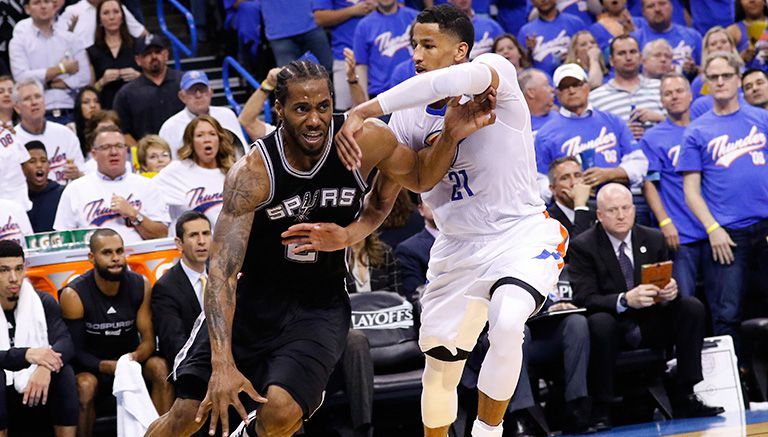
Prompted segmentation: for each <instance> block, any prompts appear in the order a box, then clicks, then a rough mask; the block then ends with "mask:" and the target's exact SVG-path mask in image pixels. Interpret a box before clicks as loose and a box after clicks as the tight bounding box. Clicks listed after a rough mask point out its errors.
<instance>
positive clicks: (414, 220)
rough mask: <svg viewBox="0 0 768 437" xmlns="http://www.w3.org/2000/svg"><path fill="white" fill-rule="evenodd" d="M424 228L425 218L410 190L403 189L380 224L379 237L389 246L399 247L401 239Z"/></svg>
mask: <svg viewBox="0 0 768 437" xmlns="http://www.w3.org/2000/svg"><path fill="white" fill-rule="evenodd" d="M423 228H424V219H422V218H421V216H420V215H419V212H418V211H416V208H415V207H414V204H413V200H411V195H410V194H409V192H408V190H406V189H402V190H400V193H398V195H397V198H396V199H395V204H394V205H393V206H392V210H391V211H390V212H389V215H388V216H387V218H385V219H384V223H382V224H381V226H379V238H380V239H381V241H383V242H385V243H387V245H388V246H389V247H397V245H398V244H400V242H401V241H403V240H405V239H407V238H408V237H410V236H411V235H415V234H416V233H418V232H419V231H420V230H422V229H423Z"/></svg>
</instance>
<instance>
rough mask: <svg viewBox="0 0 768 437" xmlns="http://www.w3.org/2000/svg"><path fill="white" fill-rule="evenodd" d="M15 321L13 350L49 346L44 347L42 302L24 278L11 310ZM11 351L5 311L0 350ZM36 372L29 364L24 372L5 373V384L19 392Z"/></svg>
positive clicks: (1, 320) (45, 331) (0, 320)
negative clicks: (15, 348) (14, 307)
mask: <svg viewBox="0 0 768 437" xmlns="http://www.w3.org/2000/svg"><path fill="white" fill-rule="evenodd" d="M13 315H14V318H15V319H16V332H15V334H14V347H28V348H39V347H50V345H49V344H48V325H47V324H46V322H45V311H44V310H43V302H42V301H41V300H40V296H38V295H37V292H35V289H34V288H33V287H32V284H30V283H29V282H27V280H26V279H25V280H24V282H22V283H21V290H20V291H19V300H18V302H17V303H16V309H15V310H13ZM10 348H11V340H10V337H9V336H8V321H7V320H6V319H5V312H3V311H0V350H8V349H10ZM35 369H37V365H36V364H32V365H30V366H29V367H27V368H26V369H22V370H19V371H18V372H11V371H9V370H6V371H5V383H6V385H11V384H13V386H14V388H15V389H16V391H17V392H19V393H23V392H24V389H25V388H26V387H27V382H29V377H30V376H31V375H32V372H34V371H35Z"/></svg>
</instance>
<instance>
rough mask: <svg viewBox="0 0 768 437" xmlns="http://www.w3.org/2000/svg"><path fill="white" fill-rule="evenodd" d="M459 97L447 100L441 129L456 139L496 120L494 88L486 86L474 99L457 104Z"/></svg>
mask: <svg viewBox="0 0 768 437" xmlns="http://www.w3.org/2000/svg"><path fill="white" fill-rule="evenodd" d="M460 99H461V97H454V98H451V99H450V100H448V108H447V110H446V112H445V121H444V123H443V125H444V127H443V129H444V130H445V132H447V133H448V134H450V135H452V136H453V137H454V138H456V139H463V138H466V137H468V136H470V135H471V134H473V133H474V132H476V131H477V130H479V129H481V128H484V127H486V126H488V125H491V124H493V123H495V122H496V112H495V111H494V109H496V90H495V89H494V88H493V87H488V89H487V90H485V92H483V93H482V94H480V95H477V96H475V98H474V99H472V100H470V101H468V102H466V103H464V104H463V105H460V104H459V101H460Z"/></svg>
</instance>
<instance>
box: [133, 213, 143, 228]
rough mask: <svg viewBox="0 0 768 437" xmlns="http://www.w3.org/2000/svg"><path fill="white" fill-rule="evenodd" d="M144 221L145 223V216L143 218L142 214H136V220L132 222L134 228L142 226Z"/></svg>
mask: <svg viewBox="0 0 768 437" xmlns="http://www.w3.org/2000/svg"><path fill="white" fill-rule="evenodd" d="M143 221H144V216H143V215H142V214H141V213H137V214H136V218H135V219H133V220H131V225H132V226H138V225H140V224H141V222H143Z"/></svg>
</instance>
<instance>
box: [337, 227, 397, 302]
mask: <svg viewBox="0 0 768 437" xmlns="http://www.w3.org/2000/svg"><path fill="white" fill-rule="evenodd" d="M349 249H350V250H348V251H347V266H348V270H347V290H349V292H350V293H362V292H365V291H381V290H385V291H394V292H395V293H399V292H400V273H399V272H398V270H397V260H396V259H395V256H394V254H393V253H392V248H391V247H389V246H388V245H387V244H386V243H384V242H383V241H381V240H380V239H379V236H378V234H377V233H376V232H374V233H373V234H371V235H369V236H367V237H366V238H365V239H364V240H362V241H360V242H357V243H355V244H353V245H352V246H350V247H349Z"/></svg>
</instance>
